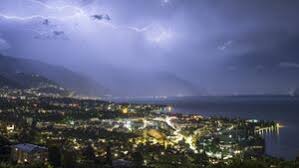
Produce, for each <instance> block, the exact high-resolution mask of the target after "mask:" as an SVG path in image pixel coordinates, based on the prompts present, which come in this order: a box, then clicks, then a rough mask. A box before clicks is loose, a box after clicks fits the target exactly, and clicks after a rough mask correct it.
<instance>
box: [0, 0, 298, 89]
mask: <svg viewBox="0 0 299 168" xmlns="http://www.w3.org/2000/svg"><path fill="white" fill-rule="evenodd" d="M26 2H27V1H26ZM40 2H41V3H43V4H46V5H48V6H49V5H53V4H55V2H56V1H55V0H53V1H50V0H42V1H40ZM60 2H63V3H57V4H62V5H61V6H59V7H60V8H61V7H63V6H64V5H68V7H66V8H63V9H58V8H57V7H56V6H54V7H52V6H51V7H50V8H49V7H46V9H41V8H42V7H43V4H39V5H37V4H35V5H28V6H26V5H25V6H22V8H17V7H16V6H15V5H14V3H16V1H13V0H3V1H1V2H0V6H1V9H0V14H6V15H5V16H4V15H2V17H1V20H0V33H2V34H3V35H5V36H3V38H5V39H7V41H9V42H10V46H11V50H8V51H10V52H11V54H10V55H14V56H19V57H24V56H27V57H30V58H33V59H39V60H41V61H46V62H50V63H52V64H63V65H64V66H66V67H68V68H71V69H74V70H78V71H81V72H83V73H85V74H87V75H89V76H92V77H94V78H95V79H96V80H98V81H99V82H101V83H103V84H106V85H108V86H111V88H114V89H115V90H119V91H120V92H121V90H126V93H127V94H129V93H130V92H137V91H134V88H142V86H145V85H147V88H154V87H152V86H154V83H160V85H161V90H162V89H163V88H166V87H167V86H168V85H169V83H167V82H165V81H163V80H162V79H161V78H160V77H159V74H161V73H163V72H167V73H172V75H169V76H177V77H178V78H179V79H183V80H184V81H187V82H185V83H188V82H189V83H190V85H192V86H193V87H192V88H196V87H198V88H205V89H204V90H207V91H209V92H211V93H219V94H224V93H226V94H229V93H235V92H238V93H257V92H266V93H273V92H275V93H277V92H284V91H285V90H286V89H285V88H289V87H294V86H296V85H298V86H299V79H298V80H297V78H298V77H296V75H298V68H296V67H297V64H298V63H299V56H298V53H299V46H298V45H299V22H298V16H297V15H298V9H299V1H280V0H263V1H261V0H246V1H242V2H241V1H239V0H226V1H218V0H208V1H206V0H188V1H187V0H168V1H164V0H151V1H148V0H121V1H111V0H102V1H94V0H81V1H76V0H69V1H66V0H64V1H60ZM28 3H29V2H28ZM34 6H38V7H36V8H34ZM44 7H45V6H44ZM64 7H65V6H64ZM106 13H107V15H106ZM9 16H10V17H9ZM13 16H22V17H13ZM30 16H39V17H38V19H36V18H35V19H32V18H30ZM111 18H113V19H112V20H111ZM36 20H38V21H39V22H38V24H36V22H37V21H36ZM108 21H109V22H108ZM41 23H42V24H41ZM32 37H36V38H35V39H32ZM37 39H43V40H37ZM61 39H69V40H67V41H65V40H61ZM36 46H39V47H36ZM53 55H54V56H53ZM66 60H67V61H66ZM69 60H72V61H69ZM107 72H109V73H107ZM153 76H154V77H153ZM147 79H151V80H147ZM143 81H144V82H143ZM161 81H163V82H161ZM169 81H171V79H169ZM172 81H180V80H172ZM181 83H184V82H182V81H181ZM150 84H151V86H148V85H150ZM190 85H189V86H190ZM163 86H164V87H163ZM140 90H142V89H140ZM151 90H153V89H147V90H146V91H147V92H148V94H150V93H151ZM173 90H174V89H173ZM140 92H141V91H140ZM169 92H172V91H169ZM134 94H138V93H134ZM142 94H146V93H142ZM168 94H171V93H168ZM173 94H176V93H173Z"/></svg>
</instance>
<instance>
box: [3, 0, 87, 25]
mask: <svg viewBox="0 0 299 168" xmlns="http://www.w3.org/2000/svg"><path fill="white" fill-rule="evenodd" d="M27 1H30V2H32V3H35V4H37V5H39V6H41V7H43V8H44V9H49V10H53V11H58V12H60V11H63V10H65V9H72V10H73V11H74V12H75V13H74V14H72V15H69V16H64V17H54V16H44V15H32V16H13V15H6V14H4V13H0V17H2V18H4V19H7V20H17V21H28V20H34V19H55V20H62V21H63V20H68V19H71V18H75V17H78V16H85V17H88V15H87V14H86V13H85V12H84V10H83V9H81V8H79V7H76V6H71V5H65V6H62V7H54V6H50V5H47V4H45V3H42V2H40V1H36V0H27Z"/></svg>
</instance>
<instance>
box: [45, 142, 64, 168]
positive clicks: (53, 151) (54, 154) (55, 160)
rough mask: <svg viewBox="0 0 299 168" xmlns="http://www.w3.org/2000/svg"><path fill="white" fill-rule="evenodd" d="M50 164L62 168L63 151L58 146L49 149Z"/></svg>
mask: <svg viewBox="0 0 299 168" xmlns="http://www.w3.org/2000/svg"><path fill="white" fill-rule="evenodd" d="M48 151H49V162H50V164H51V165H52V166H54V167H60V166H61V151H60V148H59V147H58V146H50V147H49V150H48Z"/></svg>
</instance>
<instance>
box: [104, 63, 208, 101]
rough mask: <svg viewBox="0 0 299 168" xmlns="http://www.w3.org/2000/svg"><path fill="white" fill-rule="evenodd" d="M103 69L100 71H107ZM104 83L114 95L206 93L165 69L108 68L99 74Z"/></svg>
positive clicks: (196, 94) (186, 94) (191, 94)
mask: <svg viewBox="0 0 299 168" xmlns="http://www.w3.org/2000/svg"><path fill="white" fill-rule="evenodd" d="M107 71H108V70H104V71H101V72H107ZM100 75H101V77H102V78H104V79H105V80H103V82H104V84H105V85H107V86H109V89H111V92H112V94H113V95H116V96H121V97H122V96H198V95H206V93H207V91H206V90H205V89H204V88H201V87H199V86H196V85H195V84H193V83H192V82H190V81H188V80H187V79H185V78H183V77H181V76H179V75H177V74H176V73H173V72H167V71H155V70H153V71H151V72H148V71H136V70H119V69H116V70H110V71H109V76H105V74H100Z"/></svg>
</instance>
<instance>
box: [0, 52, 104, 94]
mask: <svg viewBox="0 0 299 168" xmlns="http://www.w3.org/2000/svg"><path fill="white" fill-rule="evenodd" d="M21 74H22V75H21ZM25 74H27V76H25ZM30 74H38V75H40V76H39V77H38V76H32V75H31V76H30ZM28 75H29V76H28ZM20 78H25V79H27V80H24V81H23V82H21V83H20V82H17V81H22V80H21V79H20ZM18 79H20V80H18ZM0 80H1V81H0V86H1V85H3V84H5V83H7V82H8V83H10V84H11V85H12V86H15V87H26V86H30V85H35V84H38V83H39V82H41V81H39V82H38V81H36V80H42V81H46V80H47V81H48V82H50V81H53V82H54V83H57V84H58V85H60V86H62V87H64V88H66V89H69V90H73V91H75V92H76V93H78V94H81V95H90V96H100V95H103V94H105V93H106V92H107V90H106V89H104V87H103V86H101V85H100V84H99V83H97V82H95V81H94V80H93V79H90V78H88V77H86V76H84V75H81V74H79V73H75V72H73V71H70V70H68V69H66V68H64V67H60V66H54V65H49V64H46V63H42V62H39V61H34V60H29V59H22V58H15V57H8V56H3V55H0ZM30 81H35V82H33V83H28V82H30Z"/></svg>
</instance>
